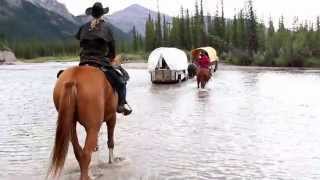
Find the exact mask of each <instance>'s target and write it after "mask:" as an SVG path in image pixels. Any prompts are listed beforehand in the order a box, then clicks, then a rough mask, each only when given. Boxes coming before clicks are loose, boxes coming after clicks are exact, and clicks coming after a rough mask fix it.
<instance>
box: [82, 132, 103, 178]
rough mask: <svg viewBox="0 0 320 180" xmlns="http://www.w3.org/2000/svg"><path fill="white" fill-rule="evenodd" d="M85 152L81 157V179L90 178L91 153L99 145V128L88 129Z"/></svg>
mask: <svg viewBox="0 0 320 180" xmlns="http://www.w3.org/2000/svg"><path fill="white" fill-rule="evenodd" d="M86 131H87V137H86V142H85V145H84V148H83V154H82V156H81V157H80V169H81V178H80V179H81V180H88V179H90V178H89V165H90V161H91V155H92V152H93V151H94V149H95V148H96V146H97V141H98V132H99V129H88V130H86Z"/></svg>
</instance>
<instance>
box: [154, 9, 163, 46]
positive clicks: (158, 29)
mask: <svg viewBox="0 0 320 180" xmlns="http://www.w3.org/2000/svg"><path fill="white" fill-rule="evenodd" d="M155 27H156V29H155V33H156V42H155V45H156V47H160V46H162V28H161V15H160V12H158V18H157V22H156V24H155Z"/></svg>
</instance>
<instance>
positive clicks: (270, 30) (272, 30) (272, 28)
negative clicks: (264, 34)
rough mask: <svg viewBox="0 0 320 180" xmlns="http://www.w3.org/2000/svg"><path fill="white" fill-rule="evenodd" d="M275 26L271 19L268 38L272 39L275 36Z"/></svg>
mask: <svg viewBox="0 0 320 180" xmlns="http://www.w3.org/2000/svg"><path fill="white" fill-rule="evenodd" d="M274 32H275V31H274V26H273V21H272V19H271V17H270V18H269V28H268V38H272V37H273V35H274Z"/></svg>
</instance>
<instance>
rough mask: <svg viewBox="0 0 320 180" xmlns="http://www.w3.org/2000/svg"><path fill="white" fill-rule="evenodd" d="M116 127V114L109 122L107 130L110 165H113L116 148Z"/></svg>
mask: <svg viewBox="0 0 320 180" xmlns="http://www.w3.org/2000/svg"><path fill="white" fill-rule="evenodd" d="M115 125H116V114H114V115H113V116H112V118H110V119H108V120H107V128H108V149H109V163H110V164H111V163H113V160H114V156H113V148H114V128H115Z"/></svg>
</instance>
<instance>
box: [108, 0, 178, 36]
mask: <svg viewBox="0 0 320 180" xmlns="http://www.w3.org/2000/svg"><path fill="white" fill-rule="evenodd" d="M149 13H150V15H151V18H152V19H157V17H158V13H157V12H155V11H152V10H150V9H147V8H145V7H143V6H140V5H139V4H133V5H131V6H129V7H127V8H125V9H123V10H121V11H118V12H115V13H113V14H111V15H109V16H107V18H108V20H109V22H110V23H111V24H113V25H114V26H116V27H118V28H120V29H121V30H122V31H124V32H130V31H131V30H132V28H133V26H135V27H136V30H137V32H138V33H140V34H141V35H143V36H144V34H145V24H146V22H147V20H148V17H149ZM163 15H164V14H161V18H162V17H163ZM165 18H166V20H167V22H171V21H172V17H170V16H168V15H165ZM161 23H162V21H161Z"/></svg>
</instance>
